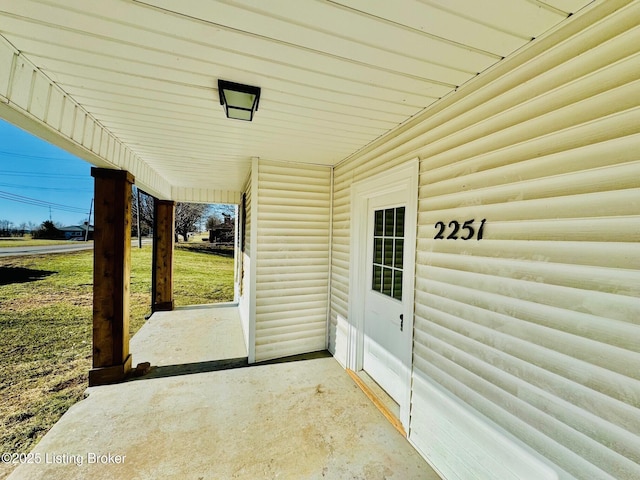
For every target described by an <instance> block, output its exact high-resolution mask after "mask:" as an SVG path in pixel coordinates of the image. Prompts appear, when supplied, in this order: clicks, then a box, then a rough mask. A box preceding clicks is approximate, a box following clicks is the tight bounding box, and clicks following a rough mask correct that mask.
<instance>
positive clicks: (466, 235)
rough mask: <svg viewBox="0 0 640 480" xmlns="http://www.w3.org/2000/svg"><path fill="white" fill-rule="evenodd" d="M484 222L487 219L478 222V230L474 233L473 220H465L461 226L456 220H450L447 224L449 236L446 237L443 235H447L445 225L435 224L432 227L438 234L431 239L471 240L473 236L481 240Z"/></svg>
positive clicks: (442, 223)
mask: <svg viewBox="0 0 640 480" xmlns="http://www.w3.org/2000/svg"><path fill="white" fill-rule="evenodd" d="M486 221H487V219H486V218H483V219H482V221H481V222H480V226H479V227H478V230H477V231H476V229H475V227H474V226H473V222H475V218H472V219H471V220H467V221H466V222H464V223H462V224H460V222H458V221H457V220H451V221H450V222H449V231H448V233H449V234H448V235H447V236H446V237H445V234H446V233H447V225H445V223H444V222H436V224H435V225H434V227H435V228H436V229H437V230H438V233H436V235H435V237H433V238H435V239H436V240H445V239H446V240H458V239H461V240H471V239H472V238H473V237H474V236H475V237H476V239H478V240H482V231H483V230H484V222H486ZM459 234H460V235H459Z"/></svg>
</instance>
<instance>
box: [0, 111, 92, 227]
mask: <svg viewBox="0 0 640 480" xmlns="http://www.w3.org/2000/svg"><path fill="white" fill-rule="evenodd" d="M92 198H93V178H92V177H91V165H90V164H89V163H87V162H85V161H83V160H80V159H79V158H78V157H75V156H73V155H71V154H69V153H67V152H65V151H64V150H61V149H60V148H58V147H55V146H53V145H51V144H49V143H47V142H45V141H44V140H40V139H39V138H37V137H34V136H33V135H31V134H30V133H27V132H25V131H24V130H21V129H19V128H17V127H15V126H13V125H11V124H10V123H8V122H5V121H4V120H0V221H1V220H9V221H10V222H13V223H14V225H15V226H16V227H18V226H20V224H21V223H23V222H25V223H28V222H33V223H34V224H36V225H40V224H41V223H42V222H43V221H45V220H49V212H51V219H52V220H53V221H54V222H56V223H60V224H62V225H65V226H66V225H78V224H80V223H82V222H83V221H86V219H87V217H88V215H89V208H90V205H91V199H92ZM49 207H51V210H50V209H49ZM91 221H92V223H93V214H92V219H91Z"/></svg>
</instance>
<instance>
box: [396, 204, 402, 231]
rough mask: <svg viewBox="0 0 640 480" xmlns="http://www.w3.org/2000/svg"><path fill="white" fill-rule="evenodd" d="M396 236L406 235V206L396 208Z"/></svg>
mask: <svg viewBox="0 0 640 480" xmlns="http://www.w3.org/2000/svg"><path fill="white" fill-rule="evenodd" d="M396 237H404V207H398V208H396Z"/></svg>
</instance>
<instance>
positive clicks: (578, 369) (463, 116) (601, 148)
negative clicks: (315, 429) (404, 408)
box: [330, 1, 640, 480]
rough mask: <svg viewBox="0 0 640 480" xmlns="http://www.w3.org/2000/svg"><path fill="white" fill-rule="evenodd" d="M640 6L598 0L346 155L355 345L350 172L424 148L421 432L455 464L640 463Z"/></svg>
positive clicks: (336, 281)
mask: <svg viewBox="0 0 640 480" xmlns="http://www.w3.org/2000/svg"><path fill="white" fill-rule="evenodd" d="M638 18H640V2H638V1H635V2H630V3H629V2H624V1H609V2H597V3H595V4H594V6H593V8H589V9H587V11H585V12H582V13H581V14H579V15H576V16H574V17H573V18H570V19H569V20H568V21H567V22H566V23H567V24H566V25H565V26H564V27H562V28H560V29H558V30H557V31H555V32H552V33H550V34H549V35H547V36H545V37H542V38H540V39H539V40H536V41H535V42H533V43H532V44H531V45H530V46H529V47H528V48H526V49H524V50H523V51H522V52H520V54H519V55H516V56H515V57H513V58H510V59H508V60H506V61H504V62H502V63H500V64H499V65H498V66H497V67H496V68H494V69H492V70H491V71H489V72H485V74H484V75H481V76H479V77H478V78H477V79H476V81H473V82H471V83H470V84H468V85H466V86H464V87H463V88H461V89H460V91H459V92H457V93H456V94H454V95H452V96H450V97H449V98H448V99H445V101H443V102H441V103H440V104H439V105H438V106H436V107H435V108H433V109H431V110H429V111H428V112H427V113H426V114H425V115H423V116H422V117H420V118H419V119H416V120H415V121H412V122H410V123H409V124H407V125H406V126H404V127H401V128H400V130H399V131H398V133H397V134H396V135H395V136H393V137H390V138H389V139H388V140H387V141H386V142H380V143H379V144H378V145H376V146H373V147H370V148H369V149H366V150H365V151H364V152H362V154H360V155H359V156H357V157H354V159H352V160H351V161H348V162H345V163H343V164H341V165H339V166H338V167H336V169H335V185H334V192H335V193H334V212H335V214H334V218H333V264H332V281H333V284H332V298H331V308H332V310H331V326H330V349H331V351H332V352H334V353H335V354H336V357H337V358H338V359H339V360H341V359H340V356H341V352H340V348H339V344H340V343H341V339H340V335H344V333H341V332H344V326H341V324H344V323H345V322H346V320H341V319H346V318H347V314H348V312H347V302H346V299H345V292H348V291H349V284H348V279H349V262H348V258H349V210H350V207H349V203H348V202H349V194H348V192H349V188H350V185H351V183H352V182H353V181H356V180H361V179H363V178H366V177H368V176H369V175H372V174H374V173H377V172H379V171H382V170H384V169H387V168H390V167H392V166H394V165H395V164H398V163H402V162H403V161H405V160H407V159H409V158H411V157H412V156H416V155H417V156H419V158H420V159H421V162H420V190H419V214H418V225H419V226H418V242H417V265H416V305H415V322H416V323H415V332H414V370H413V392H412V393H413V394H412V418H411V424H410V439H411V441H412V442H413V443H414V445H416V446H417V447H418V448H419V449H420V451H421V452H422V453H423V454H424V455H425V457H427V458H428V459H429V460H430V461H431V462H432V463H433V464H434V465H435V466H436V467H437V468H438V469H439V470H440V471H441V472H442V474H443V475H444V476H445V478H447V479H468V478H496V479H498V478H499V479H501V480H502V479H505V478H514V479H515V478H561V479H569V478H580V479H633V478H640V340H639V339H640V108H639V99H640V68H639V65H640V30H639V29H638V27H637V19H638ZM470 219H475V225H476V227H477V225H478V224H479V222H480V220H481V219H486V224H485V227H484V238H483V239H482V240H481V241H477V240H475V239H472V240H468V241H462V240H455V241H454V240H446V239H445V240H436V239H434V235H435V233H436V232H437V230H436V229H435V228H434V225H435V223H436V222H438V221H442V222H445V223H446V224H448V223H449V222H450V221H452V220H456V221H458V222H460V223H462V222H464V221H465V220H470ZM447 233H448V232H447ZM341 361H342V360H341ZM469 418H473V419H475V420H474V421H475V422H476V423H474V422H473V421H470V420H469ZM488 432H492V433H491V435H492V436H493V438H492V439H490V440H488V438H487V435H488ZM510 451H511V452H513V454H514V455H515V456H516V457H518V458H522V459H525V458H528V459H529V460H528V461H529V462H530V463H528V464H526V468H524V467H523V468H519V467H518V466H517V465H505V464H504V462H503V458H504V453H503V452H510ZM523 461H524V460H523ZM550 469H552V470H550ZM556 475H557V477H556Z"/></svg>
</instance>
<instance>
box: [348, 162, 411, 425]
mask: <svg viewBox="0 0 640 480" xmlns="http://www.w3.org/2000/svg"><path fill="white" fill-rule="evenodd" d="M418 167H419V162H418V159H417V158H416V159H413V160H408V161H406V162H404V163H403V164H402V165H398V166H396V167H393V168H390V169H388V170H386V171H384V172H383V173H380V174H378V175H374V176H372V177H369V178H367V179H364V180H361V181H358V182H354V184H353V185H352V187H351V207H352V211H351V243H350V252H351V254H350V256H351V261H350V272H351V274H350V281H349V325H348V342H347V352H346V366H347V368H349V369H351V370H354V371H356V372H357V371H359V370H365V371H366V372H367V373H368V374H369V376H370V377H372V378H373V379H374V380H375V381H376V382H377V383H378V384H379V385H380V386H381V387H382V388H383V389H385V390H386V391H387V393H388V394H389V396H391V397H392V398H393V399H394V400H395V401H396V402H397V403H398V405H399V406H400V418H399V420H400V421H401V423H402V425H403V427H404V428H405V430H406V431H407V432H408V431H409V420H410V412H411V372H412V368H411V367H412V364H411V360H412V348H413V298H414V285H415V279H414V275H415V265H414V264H415V246H416V228H417V225H416V223H417V219H418V170H419V168H418Z"/></svg>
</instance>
